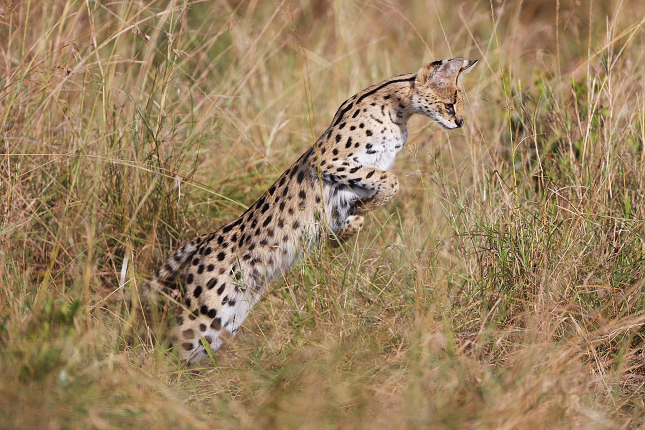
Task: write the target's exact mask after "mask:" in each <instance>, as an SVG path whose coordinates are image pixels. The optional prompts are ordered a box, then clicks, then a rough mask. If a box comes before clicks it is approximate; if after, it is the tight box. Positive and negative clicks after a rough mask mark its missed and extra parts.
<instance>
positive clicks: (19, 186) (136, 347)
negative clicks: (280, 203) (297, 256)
mask: <svg viewBox="0 0 645 430" xmlns="http://www.w3.org/2000/svg"><path fill="white" fill-rule="evenodd" d="M642 16H645V5H642V4H641V2H635V1H609V0H596V1H589V2H572V1H569V0H561V1H559V2H544V1H537V0H525V1H523V2H512V1H506V0H494V1H491V2H473V3H472V4H470V3H469V4H464V5H456V6H455V4H454V2H435V1H415V2H402V3H401V4H397V3H395V2H385V1H383V2H367V1H365V2H350V1H334V2H328V1H313V2H310V3H307V2H289V1H284V2H261V1H260V2H259V1H250V2H239V3H235V2H224V1H214V2H199V1H187V0H177V1H167V0H164V1H161V0H157V1H154V0H153V1H151V2H134V1H129V2H128V1H126V2H111V3H110V2H101V3H99V2H95V1H92V0H88V1H86V2H80V1H76V0H48V1H36V0H30V1H29V0H28V1H24V2H15V3H12V2H9V1H4V2H3V3H1V4H0V54H1V58H0V61H1V63H2V70H3V71H2V74H1V75H0V143H1V149H0V152H1V153H0V160H1V162H0V175H1V177H2V180H1V182H0V210H1V216H0V232H1V235H0V398H2V402H1V404H2V406H1V407H0V427H2V428H13V429H19V428H25V429H30V428H35V427H39V428H52V429H59V428H60V429H67V428H69V429H73V428H83V429H84V428H100V429H113V428H144V427H147V426H150V427H152V426H154V427H155V428H160V429H161V428H187V429H202V428H204V429H205V428H209V429H211V428H303V429H304V428H311V429H320V428H348V429H354V428H370V429H371V428H386V427H387V428H401V429H413V428H531V429H540V428H545V429H553V428H574V427H577V428H642V427H643V426H644V425H645V401H644V399H645V388H644V387H645V368H644V365H643V363H644V358H645V355H644V354H645V352H644V343H643V342H644V335H645V331H644V324H645V298H644V297H645V276H644V272H645V265H644V264H643V262H644V261H643V260H644V256H645V254H644V246H645V213H644V209H643V208H644V207H645V205H644V203H645V202H644V200H645V191H644V190H645V187H644V185H645V184H644V183H645V167H644V166H645V163H643V161H644V160H643V158H644V157H645V155H644V152H643V141H644V140H645V107H644V100H645V91H644V84H645V77H644V76H645V75H644V71H645V70H644V67H645V66H643V64H645V58H644V56H645V50H644V48H645V38H644V33H643V23H644V22H643V20H642V19H641V17H642ZM452 56H462V57H464V58H467V59H480V64H479V65H478V66H477V68H476V69H474V71H473V72H472V73H470V74H469V75H468V76H467V77H466V78H465V79H464V85H465V89H466V91H467V96H468V99H467V103H466V108H465V113H464V117H465V127H464V128H463V129H461V130H458V131H453V132H447V131H445V130H443V129H441V128H440V127H438V126H436V125H434V124H431V123H430V121H428V120H427V119H426V118H414V119H413V120H412V121H411V123H410V125H409V129H410V139H409V142H408V145H407V146H406V151H404V152H403V153H401V154H400V156H399V159H398V160H397V163H396V165H395V167H394V172H395V173H396V174H397V176H398V177H399V179H400V181H401V190H400V191H399V193H398V195H397V196H396V197H395V199H394V200H393V201H392V202H391V203H389V204H388V205H387V206H386V207H385V208H384V209H382V210H379V211H378V212H376V213H373V214H370V216H369V218H368V219H367V220H366V228H365V230H364V231H362V232H361V233H360V235H359V236H358V237H357V238H356V239H355V240H354V241H353V242H351V243H350V244H348V246H346V247H345V249H344V250H332V249H330V248H328V247H326V248H323V249H322V250H320V251H319V252H317V253H316V254H315V255H312V256H311V257H310V258H309V259H308V260H307V261H306V262H305V263H303V264H302V265H301V266H300V267H298V268H297V269H296V270H294V271H293V272H292V273H291V274H290V275H289V276H288V277H287V278H286V279H285V280H284V281H283V282H281V283H278V284H276V285H274V287H273V289H272V291H271V292H270V293H269V294H268V295H267V296H266V297H265V298H264V299H263V300H262V301H261V303H260V304H259V305H258V306H257V307H256V308H255V309H254V311H253V312H252V313H251V315H250V317H249V319H248V320H247V321H246V323H245V325H244V328H243V330H242V331H241V332H240V335H239V336H238V337H237V339H236V340H235V341H234V342H230V343H229V344H228V345H226V346H225V347H224V348H223V349H222V350H220V351H219V352H217V353H216V354H215V355H214V358H215V360H211V361H207V362H203V363H201V364H200V365H199V366H198V367H194V368H187V367H186V366H185V365H184V363H182V362H181V361H180V360H179V359H178V355H177V354H176V352H175V351H174V349H173V347H172V344H173V327H174V325H175V314H176V310H175V308H174V306H172V305H171V304H170V303H167V302H166V301H165V300H164V299H162V298H154V297H150V296H149V295H148V294H147V293H146V290H145V280H146V279H147V278H148V277H149V275H150V273H152V272H153V271H154V270H155V268H156V267H157V265H158V264H159V263H160V262H161V261H162V259H163V258H164V257H165V256H166V255H168V254H169V252H170V251H171V250H172V249H174V248H175V247H176V246H177V245H178V244H179V243H181V242H182V241H184V240H188V239H190V238H192V237H193V236H195V235H196V234H198V233H202V232H207V231H213V230H215V229H216V228H217V227H218V226H220V225H222V224H223V223H224V222H226V221H228V220H231V219H233V218H235V217H236V216H238V215H239V214H241V213H242V212H243V211H244V210H245V208H246V207H248V206H249V205H250V204H251V203H253V201H254V200H255V199H256V198H258V197H259V196H260V195H261V193H262V192H263V191H264V190H266V189H267V188H268V187H269V186H270V185H271V184H272V181H274V180H275V179H276V178H277V177H278V175H279V173H280V172H281V171H283V170H284V169H286V168H287V167H288V166H289V165H290V164H291V163H292V162H293V161H295V160H296V159H297V158H298V156H299V154H300V153H302V152H303V151H304V150H305V149H306V148H307V147H308V146H309V145H311V144H312V142H313V141H314V140H315V139H316V137H317V136H318V135H319V134H321V133H322V131H323V130H324V129H325V128H326V127H327V125H328V124H329V122H330V121H331V118H332V116H333V114H334V112H335V111H336V108H337V107H338V106H339V105H340V103H341V102H342V101H344V100H345V99H346V98H347V97H349V96H351V95H352V94H354V93H356V92H358V91H360V90H361V89H362V88H365V87H366V86H368V85H370V84H372V83H376V82H378V81H380V80H382V79H385V78H387V77H389V76H392V75H394V74H398V73H404V72H411V71H415V70H418V69H419V68H420V67H421V66H422V65H423V64H425V63H426V62H429V61H431V60H436V59H442V58H450V57H452Z"/></svg>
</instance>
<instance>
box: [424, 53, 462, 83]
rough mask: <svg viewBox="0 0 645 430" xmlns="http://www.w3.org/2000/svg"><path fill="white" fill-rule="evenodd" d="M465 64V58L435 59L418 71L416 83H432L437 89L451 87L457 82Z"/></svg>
mask: <svg viewBox="0 0 645 430" xmlns="http://www.w3.org/2000/svg"><path fill="white" fill-rule="evenodd" d="M463 66H464V59H463V58H453V59H452V60H441V61H434V62H432V63H430V64H427V65H425V66H423V67H422V68H421V70H419V71H418V72H417V78H416V80H415V85H418V86H420V87H425V86H427V85H430V86H432V87H434V88H437V89H441V88H451V87H453V86H454V85H455V84H456V83H457V76H458V75H459V71H460V70H461V69H462V67H463Z"/></svg>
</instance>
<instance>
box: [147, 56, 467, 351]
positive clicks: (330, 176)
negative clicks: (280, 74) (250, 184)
mask: <svg viewBox="0 0 645 430" xmlns="http://www.w3.org/2000/svg"><path fill="white" fill-rule="evenodd" d="M476 63H477V61H467V60H463V59H461V58H455V59H451V60H443V61H435V62H433V63H430V64H428V65H426V66H424V67H422V68H421V69H420V70H419V71H418V72H417V73H408V74H403V75H398V76H394V77H392V78H390V79H387V80H385V81H383V82H381V83H378V84H376V85H373V86H371V87H369V88H366V89H364V90H363V91H361V92H360V93H358V94H356V95H354V96H353V97H351V98H349V99H348V100H346V101H345V102H344V103H343V104H342V105H341V106H340V108H339V109H338V111H337V112H336V115H335V116H334V118H333V120H332V122H331V125H330V127H329V128H328V129H327V130H326V131H325V132H324V133H323V135H322V136H321V137H320V138H319V139H318V140H317V142H316V143H315V144H314V146H313V147H311V148H309V150H307V151H306V152H305V153H304V154H303V155H302V156H301V157H300V158H299V159H298V161H296V162H295V163H294V164H293V165H292V166H291V167H290V168H288V169H287V171H286V172H284V173H283V174H282V175H281V176H280V178H278V180H277V181H276V182H275V184H273V186H271V188H269V190H268V191H267V192H266V193H264V194H263V195H262V197H260V199H259V200H258V201H257V202H255V203H254V204H253V205H252V206H251V207H250V208H249V209H248V210H247V211H246V212H245V213H244V214H243V215H242V216H240V217H239V218H237V219H236V220H234V221H232V222H230V223H228V224H226V225H225V226H223V227H222V228H220V229H219V230H217V231H216V232H214V233H210V234H205V235H202V236H199V237H196V238H194V239H192V240H191V241H190V242H187V243H185V244H184V245H183V246H181V247H180V248H179V249H177V250H176V251H174V252H173V253H172V254H171V255H170V257H168V259H167V260H166V262H165V263H164V264H163V265H162V266H161V267H160V268H159V270H158V271H157V273H156V275H155V278H154V280H153V286H154V287H155V288H159V289H161V288H162V287H164V286H169V285H171V284H172V283H173V281H174V280H175V279H176V277H177V276H178V274H179V273H181V272H182V270H183V269H186V278H185V281H184V285H185V290H186V294H185V297H184V298H183V300H182V304H183V314H182V317H181V321H180V324H179V338H180V351H181V355H182V357H183V358H184V359H187V360H191V361H197V360H200V359H202V358H204V357H206V352H205V350H204V348H203V346H202V344H201V341H200V339H202V338H203V339H205V340H206V342H208V343H209V344H210V346H211V348H212V349H213V350H217V349H218V348H219V347H220V346H221V345H222V335H223V332H227V333H228V334H230V335H235V334H236V333H237V331H238V330H239V328H240V326H241V324H242V322H243V321H244V320H245V318H246V317H247V315H248V314H249V311H250V310H251V308H253V306H254V305H255V303H257V301H258V300H259V299H260V298H261V297H262V295H263V294H264V292H265V291H266V290H267V288H268V287H269V285H271V283H272V282H274V281H275V280H276V279H279V278H282V277H283V276H284V275H286V274H287V273H288V272H289V270H290V269H291V268H292V267H293V266H294V265H296V264H298V262H300V261H301V260H302V259H303V258H304V257H305V256H306V255H307V254H308V253H309V252H310V251H311V250H312V249H313V247H314V246H315V245H316V244H317V243H319V242H320V241H321V240H323V239H324V238H330V239H331V240H332V243H335V244H337V243H338V242H343V241H345V240H347V239H348V238H350V237H352V236H353V235H355V234H356V233H357V232H358V231H359V230H360V229H361V227H362V226H363V222H364V215H365V214H366V213H367V212H369V211H372V210H374V209H377V208H379V207H381V206H383V205H384V204H385V203H386V202H387V201H388V200H390V199H391V198H392V197H393V196H394V195H395V194H396V192H397V190H398V188H399V183H398V180H397V178H396V177H395V176H394V175H393V174H392V173H390V172H388V169H389V168H390V167H391V166H392V164H393V162H394V159H395V157H396V155H397V153H398V152H399V151H400V150H401V149H402V148H403V146H404V145H405V143H406V141H407V137H408V131H407V122H408V120H409V119H410V117H411V116H412V115H414V114H422V115H425V116H428V117H430V118H431V119H433V120H434V121H436V122H438V123H439V124H441V125H442V126H443V127H445V128H447V129H454V128H458V127H461V126H462V125H463V118H462V110H463V99H462V96H461V89H460V79H461V77H462V76H463V75H464V74H466V73H467V72H469V71H470V70H471V69H472V68H473V67H474V66H475V64H476Z"/></svg>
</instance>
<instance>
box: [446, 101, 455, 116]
mask: <svg viewBox="0 0 645 430" xmlns="http://www.w3.org/2000/svg"><path fill="white" fill-rule="evenodd" d="M444 106H445V108H446V111H447V112H448V113H449V114H450V115H454V114H455V105H453V104H452V103H447V104H445V105H444Z"/></svg>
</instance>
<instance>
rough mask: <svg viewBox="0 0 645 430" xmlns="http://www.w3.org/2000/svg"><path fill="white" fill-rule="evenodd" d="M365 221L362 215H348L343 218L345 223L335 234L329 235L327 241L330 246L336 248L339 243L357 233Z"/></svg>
mask: <svg viewBox="0 0 645 430" xmlns="http://www.w3.org/2000/svg"><path fill="white" fill-rule="evenodd" d="M364 223H365V217H363V216H362V215H350V216H348V217H347V219H346V220H345V224H343V226H342V227H341V229H340V230H339V231H338V232H337V233H336V235H335V236H333V235H332V236H331V237H330V239H329V242H330V244H331V246H332V248H338V247H339V246H340V244H341V243H344V242H346V241H347V239H349V238H350V237H352V236H354V235H355V234H356V233H358V232H359V231H360V230H361V229H362V228H363V224H364Z"/></svg>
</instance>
